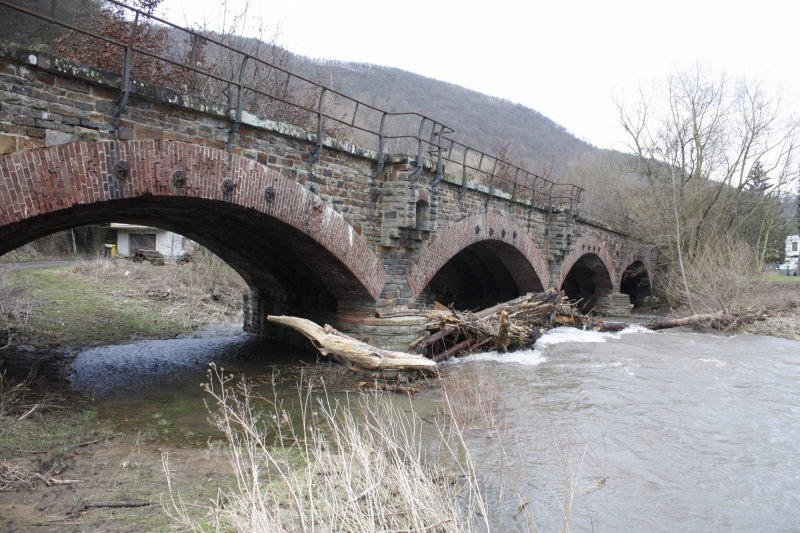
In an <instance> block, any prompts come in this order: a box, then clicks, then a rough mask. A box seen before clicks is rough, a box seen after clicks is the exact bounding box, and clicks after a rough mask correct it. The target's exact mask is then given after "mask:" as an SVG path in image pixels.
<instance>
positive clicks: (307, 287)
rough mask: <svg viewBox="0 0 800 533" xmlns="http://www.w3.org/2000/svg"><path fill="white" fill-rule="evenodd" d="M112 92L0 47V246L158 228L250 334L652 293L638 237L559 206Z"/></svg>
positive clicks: (392, 341)
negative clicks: (414, 312) (209, 266)
mask: <svg viewBox="0 0 800 533" xmlns="http://www.w3.org/2000/svg"><path fill="white" fill-rule="evenodd" d="M118 87H119V79H118V77H115V76H112V75H110V74H108V73H106V72H104V71H100V70H96V69H91V68H88V67H85V66H81V65H78V64H76V63H71V62H69V61H66V60H63V59H55V58H53V57H49V56H47V55H44V54H41V53H36V52H27V51H20V50H18V49H14V48H10V47H0V254H3V253H6V252H8V251H10V250H13V249H15V248H17V247H19V246H21V245H23V244H25V243H27V242H29V241H32V240H34V239H36V238H38V237H41V236H44V235H47V234H49V233H52V232H55V231H59V230H63V229H67V228H70V227H74V226H78V225H84V224H90V223H101V222H111V221H114V222H130V223H142V224H147V225H151V226H157V227H161V228H164V229H169V230H172V231H175V232H178V233H181V234H183V235H186V236H187V237H189V238H191V239H193V240H196V241H197V242H199V243H201V244H203V245H204V246H207V247H208V248H209V249H211V250H212V251H213V252H215V253H216V254H217V255H219V256H220V257H222V258H223V259H224V260H225V261H226V262H227V263H229V264H230V265H231V266H233V268H235V269H236V270H237V271H238V272H239V273H240V274H241V275H242V276H243V278H244V279H245V281H246V282H247V284H248V285H249V294H248V295H246V317H245V327H246V328H247V329H249V330H251V331H255V332H261V333H266V334H275V335H278V332H277V331H274V330H271V329H270V325H269V324H265V321H264V316H265V314H266V313H280V314H294V315H299V316H305V317H309V318H312V319H314V320H317V321H326V322H329V323H333V324H335V325H336V326H337V327H339V328H340V329H342V330H344V331H348V332H351V333H353V334H355V335H356V336H359V337H361V338H363V339H364V340H367V341H368V342H372V343H374V344H377V345H380V346H385V347H393V348H402V347H403V346H404V345H405V344H406V343H408V342H409V341H410V340H412V339H413V338H415V337H416V336H417V335H418V333H419V331H420V329H421V324H420V323H419V321H418V320H410V319H405V318H382V314H383V315H387V314H390V313H388V311H393V310H397V309H398V308H400V309H402V308H415V307H418V306H420V305H424V304H429V303H431V302H433V301H434V300H438V301H441V302H443V303H451V302H452V303H455V305H457V306H459V307H463V308H477V307H482V306H487V305H491V304H494V303H496V302H498V301H502V300H504V299H508V298H512V297H515V296H517V295H519V294H521V293H524V292H527V291H536V290H542V289H545V288H549V287H556V288H563V289H564V290H566V291H567V293H568V294H569V295H570V296H572V297H575V298H578V297H580V298H585V299H587V300H588V301H589V302H591V305H593V306H595V307H596V309H597V310H598V311H599V312H605V313H608V312H615V311H616V312H625V311H627V310H628V309H629V307H630V305H631V302H632V301H633V302H634V303H635V302H636V301H637V300H638V299H639V298H641V297H643V295H644V294H645V293H646V291H647V290H649V285H648V282H649V280H651V279H652V277H653V274H654V272H653V262H654V250H653V246H652V245H650V244H648V243H645V242H643V241H641V240H639V239H637V238H635V237H634V236H632V235H630V234H628V233H626V232H625V231H621V230H619V229H615V228H614V227H612V226H609V225H606V224H603V223H600V222H597V221H594V220H592V219H591V218H590V217H587V216H583V215H581V214H580V213H579V212H577V211H576V209H574V206H572V207H571V208H570V207H553V206H552V205H549V206H542V205H539V204H538V203H537V202H536V201H535V198H522V197H521V196H517V195H515V194H514V193H511V194H509V193H508V192H507V191H503V190H500V189H493V188H492V187H491V186H487V185H486V183H482V182H480V181H479V180H472V181H470V180H467V179H466V178H465V177H463V176H452V175H449V174H448V173H447V172H443V171H442V168H441V167H437V165H436V164H432V163H430V162H424V164H422V161H421V160H420V159H419V157H416V158H415V157H407V156H392V155H389V156H386V155H384V154H381V155H380V156H379V155H378V154H377V153H375V152H371V151H369V150H364V149H361V148H358V147H356V146H354V145H351V144H347V143H344V142H340V141H337V140H336V139H331V138H327V137H326V138H325V142H319V143H318V142H316V141H317V140H318V139H319V138H320V137H319V136H316V137H315V136H314V135H313V134H311V133H309V132H307V131H305V130H301V129H299V128H294V127H290V126H287V125H286V124H281V123H277V122H272V121H267V120H264V119H261V118H258V117H254V116H251V117H245V118H244V119H242V120H237V121H236V122H237V123H236V125H235V127H236V142H235V143H234V145H233V146H231V144H230V142H227V141H228V140H229V138H228V137H227V134H228V132H229V131H230V130H231V128H232V127H233V121H234V118H232V117H231V114H230V113H229V111H228V110H227V109H225V110H220V109H218V108H216V107H214V106H211V105H208V106H207V105H200V104H197V103H194V104H193V103H191V102H190V101H189V100H187V99H181V98H178V97H176V96H175V95H174V94H173V93H170V92H169V91H159V90H157V88H153V87H151V88H149V89H147V88H146V87H145V88H144V89H142V90H140V91H139V92H138V94H137V95H131V97H130V99H129V100H128V102H127V106H126V107H125V109H124V111H122V112H121V113H117V114H118V117H116V118H115V117H114V114H115V110H117V109H118V107H117V104H118V100H119V89H118ZM145 89H147V90H145ZM418 162H419V163H418ZM621 291H622V292H621ZM395 314H396V313H395Z"/></svg>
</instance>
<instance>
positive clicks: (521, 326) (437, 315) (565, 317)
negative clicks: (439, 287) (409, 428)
mask: <svg viewBox="0 0 800 533" xmlns="http://www.w3.org/2000/svg"><path fill="white" fill-rule="evenodd" d="M422 314H424V316H426V317H427V318H428V320H429V323H428V326H427V329H428V333H427V335H424V336H422V337H420V338H418V339H416V340H415V341H414V342H413V343H412V344H411V345H410V346H409V349H411V350H414V351H415V352H416V353H424V354H427V355H428V356H430V357H431V358H433V360H434V361H444V360H446V359H449V358H450V357H457V356H461V355H466V354H469V353H473V352H475V351H477V350H479V349H486V347H487V345H489V346H490V347H492V348H494V349H496V350H499V351H502V352H505V351H507V350H508V349H510V348H512V349H513V348H515V347H528V346H531V345H532V344H533V343H534V342H535V341H536V339H538V338H539V337H540V336H541V335H542V333H544V332H545V331H547V330H548V329H551V328H554V327H558V326H562V325H570V326H577V327H583V326H586V327H591V326H593V325H594V324H593V319H592V318H591V317H589V316H587V315H583V314H582V313H580V311H578V309H577V308H576V306H575V305H574V304H571V303H570V302H569V301H568V300H567V297H566V296H565V295H564V293H563V292H560V291H555V290H550V291H546V292H542V293H537V294H533V293H530V294H526V295H524V296H520V297H519V298H515V299H513V300H510V301H508V302H503V303H500V304H497V305H494V306H492V307H489V308H487V309H483V310H482V311H477V312H474V313H473V312H469V311H456V310H455V309H448V308H445V307H443V306H441V305H439V306H437V308H436V309H432V310H429V311H423V312H422Z"/></svg>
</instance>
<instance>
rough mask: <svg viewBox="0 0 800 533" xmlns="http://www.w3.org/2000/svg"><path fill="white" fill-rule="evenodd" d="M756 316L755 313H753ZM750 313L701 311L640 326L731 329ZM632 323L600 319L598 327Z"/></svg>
mask: <svg viewBox="0 0 800 533" xmlns="http://www.w3.org/2000/svg"><path fill="white" fill-rule="evenodd" d="M752 316H755V315H752ZM750 317H751V315H750V314H745V315H741V316H736V315H731V314H729V313H725V312H723V311H719V312H717V313H701V314H697V315H689V316H684V317H680V318H665V319H662V320H651V321H650V322H646V323H644V324H638V325H639V326H641V327H643V328H646V329H650V330H653V331H657V330H660V329H670V328H679V327H682V326H696V325H698V324H709V325H711V326H714V327H717V328H719V329H729V328H731V327H735V326H736V325H737V324H738V323H740V322H742V321H743V320H744V321H747V320H749V318H750ZM631 325H632V324H630V323H628V322H605V321H598V326H597V329H599V330H600V331H620V330H623V329H625V328H627V327H628V326H631Z"/></svg>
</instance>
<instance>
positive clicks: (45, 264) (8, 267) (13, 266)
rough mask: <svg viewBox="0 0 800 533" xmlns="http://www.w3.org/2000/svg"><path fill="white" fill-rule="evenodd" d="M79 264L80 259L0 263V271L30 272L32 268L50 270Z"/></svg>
mask: <svg viewBox="0 0 800 533" xmlns="http://www.w3.org/2000/svg"><path fill="white" fill-rule="evenodd" d="M75 263H80V259H66V260H59V261H18V262H15V263H0V271H1V270H5V271H14V270H30V269H32V268H51V267H60V266H67V265H74V264H75Z"/></svg>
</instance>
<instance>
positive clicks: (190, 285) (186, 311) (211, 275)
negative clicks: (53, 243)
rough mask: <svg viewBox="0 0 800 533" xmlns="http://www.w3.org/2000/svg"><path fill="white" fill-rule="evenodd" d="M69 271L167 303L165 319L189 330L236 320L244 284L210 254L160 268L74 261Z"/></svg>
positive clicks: (129, 295)
mask: <svg viewBox="0 0 800 533" xmlns="http://www.w3.org/2000/svg"><path fill="white" fill-rule="evenodd" d="M71 272H72V273H74V274H76V275H78V276H80V277H82V278H84V279H90V280H96V281H99V282H101V283H103V284H108V285H113V286H115V289H114V294H115V295H116V296H120V297H125V298H143V299H148V300H151V301H157V302H165V303H167V304H168V305H167V306H166V310H165V318H172V319H176V320H177V321H178V322H180V323H181V324H182V325H183V326H184V327H185V328H187V329H194V328H197V327H199V326H203V325H205V324H212V323H227V322H231V321H232V320H234V319H235V318H236V316H237V314H238V313H239V311H240V310H241V307H242V293H243V291H244V290H245V288H246V285H245V283H244V280H242V278H241V277H240V276H239V275H238V274H237V273H236V272H235V271H234V270H233V269H231V268H230V267H229V266H227V265H226V264H225V263H224V262H223V261H222V260H221V259H219V258H218V257H216V256H213V255H210V254H208V255H205V256H201V257H200V258H198V259H197V260H196V261H195V262H191V263H188V264H185V265H174V264H169V265H165V266H161V267H155V266H152V265H150V264H149V263H133V262H130V261H121V260H110V259H105V258H98V259H95V260H92V261H86V262H82V263H78V264H77V265H75V266H73V267H72V268H71Z"/></svg>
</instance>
